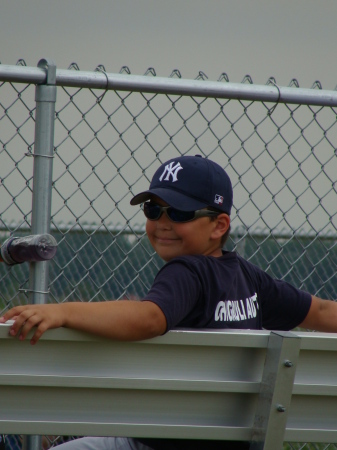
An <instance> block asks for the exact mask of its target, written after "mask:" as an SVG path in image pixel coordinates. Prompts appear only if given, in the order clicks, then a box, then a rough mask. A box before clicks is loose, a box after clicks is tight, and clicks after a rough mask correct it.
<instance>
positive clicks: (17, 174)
mask: <svg viewBox="0 0 337 450" xmlns="http://www.w3.org/2000/svg"><path fill="white" fill-rule="evenodd" d="M1 67H5V66H1V65H0V74H1V80H3V81H1V82H0V144H1V146H0V147H1V148H0V158H1V164H0V178H1V185H0V189H1V195H0V239H1V242H3V241H4V240H5V239H6V238H8V237H9V236H10V235H15V236H21V235H27V234H30V233H31V225H32V193H33V182H34V178H33V168H34V140H35V133H36V131H35V128H36V123H35V120H36V103H35V85H36V84H40V83H41V82H43V81H41V80H42V79H44V77H45V75H44V72H43V70H42V69H40V70H39V71H38V72H34V74H35V73H36V74H37V75H36V80H33V81H32V80H29V81H28V82H26V81H25V80H26V78H25V77H26V74H30V73H31V72H33V71H32V70H30V69H29V68H27V67H25V63H24V62H23V61H20V62H19V63H18V65H17V66H16V67H15V71H14V72H13V73H14V75H13V74H12V75H6V73H9V72H10V71H3V72H2V71H1V70H2V69H1ZM7 68H10V66H6V69H7ZM36 70H37V69H36ZM57 74H59V75H57V76H56V84H57V86H58V87H57V100H56V107H55V114H54V142H53V146H54V154H53V181H52V206H51V208H52V209H51V221H50V229H51V233H52V234H53V235H54V236H55V238H56V239H57V241H58V243H59V248H58V252H57V254H56V257H55V258H54V259H53V260H52V261H50V262H49V263H48V264H49V281H48V285H49V288H48V291H49V295H48V296H47V297H46V301H48V302H63V301H74V300H81V301H104V300H111V299H121V298H141V297H142V296H144V295H145V294H146V292H147V290H148V289H149V287H150V286H151V283H152V281H153V278H154V276H155V274H156V272H157V271H158V268H159V267H161V265H162V264H163V262H162V261H161V260H160V259H159V258H158V257H157V256H156V255H155V254H154V252H153V250H152V248H151V247H150V245H149V243H148V241H147V238H146V236H145V229H144V222H145V221H144V217H143V214H142V211H141V209H140V208H139V207H131V206H130V205H129V202H130V199H131V198H132V196H133V195H134V194H136V193H138V192H140V191H141V190H144V189H146V188H147V187H148V184H149V181H150V180H151V177H152V175H153V173H154V172H155V170H156V169H157V168H158V166H159V165H160V164H161V163H163V162H164V161H166V160H167V159H169V158H172V157H175V156H179V155H195V154H200V155H202V156H204V157H207V158H211V159H213V160H214V161H216V162H217V163H219V164H220V165H221V166H222V167H224V168H225V170H226V171H227V172H228V174H229V176H230V177H231V179H232V183H233V188H234V207H233V213H232V233H231V238H230V240H229V241H228V243H227V244H226V245H227V249H229V250H236V251H238V252H239V253H240V254H241V255H242V256H244V257H245V258H246V259H248V260H250V261H252V262H253V263H255V264H257V265H259V266H260V267H262V268H263V269H264V270H266V271H267V272H268V273H270V274H271V275H272V276H274V277H277V278H281V279H285V280H287V281H289V282H290V283H292V284H293V285H295V286H296V287H299V288H301V289H304V290H307V291H309V292H310V293H312V294H317V295H318V296H320V297H323V298H330V299H336V298H337V283H336V280H337V276H336V266H337V263H336V261H337V245H336V242H337V202H336V173H337V158H336V142H337V123H336V113H337V92H336V91H323V90H322V89H321V86H320V84H319V83H318V82H316V83H314V85H313V86H312V88H311V89H310V90H305V89H301V88H299V86H298V83H297V82H296V80H292V81H291V83H290V85H289V87H287V88H280V87H279V86H277V83H276V80H274V79H272V78H271V79H269V80H268V81H267V84H266V86H265V87H256V86H255V85H254V84H253V83H252V80H251V79H250V77H249V76H247V77H245V78H244V79H243V80H242V82H241V83H238V84H233V83H229V80H228V77H227V75H226V74H222V75H221V76H220V78H219V80H218V81H217V82H216V83H211V82H209V81H207V80H206V76H205V75H204V74H203V73H202V72H200V73H199V75H198V77H197V78H196V80H182V79H181V78H180V73H179V71H174V72H172V74H171V76H170V77H169V78H167V79H159V78H157V77H156V74H155V71H154V70H153V69H149V70H148V71H147V72H146V73H145V75H144V76H142V77H133V76H132V75H131V74H130V71H129V70H128V68H126V67H124V68H122V69H121V72H120V74H119V75H118V76H116V78H115V80H117V82H115V81H114V79H112V80H111V75H110V74H106V72H105V70H104V67H103V66H99V67H98V68H97V69H96V71H95V72H92V73H90V76H89V75H88V73H86V72H85V73H84V72H81V71H79V69H78V67H77V65H76V64H72V65H71V66H70V67H69V69H68V70H67V71H57ZM62 75H64V79H65V80H66V81H64V82H62ZM34 76H35V75H34ZM34 76H33V75H31V78H32V79H33V78H34ZM41 77H42V78H41ZM67 77H68V78H67ZM69 77H70V78H69ZM69 80H70V81H69ZM83 80H84V81H83ZM97 80H99V83H98V81H97ZM124 80H126V84H125V86H124V85H123V83H124ZM139 80H141V83H143V85H144V86H145V88H144V89H143V88H141V87H139V83H138V81H139ZM148 83H150V84H151V86H154V88H153V87H146V86H147V84H148ZM114 85H117V86H118V88H116V87H114ZM172 85H174V89H172ZM214 85H216V86H218V87H217V89H219V90H221V89H223V90H225V92H224V94H223V95H222V96H221V95H217V94H216V93H214V92H213V90H212V89H213V86H214ZM238 87H239V88H238ZM189 89H192V92H193V94H189V92H190V91H189ZM238 89H241V90H242V92H243V94H240V93H239V94H238ZM287 96H288V97H287ZM291 96H293V97H294V99H293V100H292V99H291V98H292V97H291ZM287 98H290V100H289V101H287ZM302 98H303V99H304V100H303V101H302V100H301V99H302ZM312 99H314V100H312ZM35 182H36V181H35ZM46 189H48V186H46ZM29 276H30V274H29V266H28V264H27V265H25V264H22V265H17V266H13V267H7V266H5V265H4V264H2V265H1V266H0V280H1V283H2V289H1V293H0V310H1V311H2V312H3V311H4V310H6V309H7V308H10V307H12V306H13V305H16V304H21V303H25V302H27V301H28V300H29V292H30V288H29ZM57 439H58V438H57V437H49V438H45V440H44V445H45V446H46V448H47V447H49V446H53V445H54V444H55V443H56V442H58V441H57ZM286 446H287V447H286V448H292V449H306V450H307V449H313V448H315V449H318V448H330V449H333V448H336V447H335V446H334V445H333V444H331V445H330V446H328V447H327V446H324V447H321V446H319V445H314V444H305V445H303V444H286ZM13 448H14V447H13Z"/></svg>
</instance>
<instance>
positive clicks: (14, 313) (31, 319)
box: [0, 304, 65, 345]
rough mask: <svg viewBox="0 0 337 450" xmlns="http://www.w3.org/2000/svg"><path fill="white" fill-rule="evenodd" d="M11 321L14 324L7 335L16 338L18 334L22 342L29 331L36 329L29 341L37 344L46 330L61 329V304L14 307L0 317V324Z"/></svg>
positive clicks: (63, 316) (63, 319) (63, 321)
mask: <svg viewBox="0 0 337 450" xmlns="http://www.w3.org/2000/svg"><path fill="white" fill-rule="evenodd" d="M11 319H12V320H14V323H13V325H12V326H11V328H10V331H9V333H10V335H11V336H17V334H18V333H19V339H20V340H24V339H25V338H26V337H27V334H28V333H29V332H30V331H31V329H32V328H33V327H36V330H35V333H34V335H33V337H32V339H31V341H30V343H31V344H32V345H34V344H36V343H37V341H38V340H39V339H40V337H41V336H42V335H43V333H44V332H45V331H46V330H48V329H50V328H58V327H62V326H63V325H64V323H65V315H64V311H63V308H62V304H55V305H51V304H48V305H25V306H16V307H14V308H12V309H10V310H9V311H8V312H6V314H4V316H3V317H0V323H5V322H7V320H11Z"/></svg>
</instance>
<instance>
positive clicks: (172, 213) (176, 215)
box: [167, 208, 194, 222]
mask: <svg viewBox="0 0 337 450" xmlns="http://www.w3.org/2000/svg"><path fill="white" fill-rule="evenodd" d="M167 215H168V216H169V218H170V219H171V220H172V221H173V222H189V221H190V220H193V219H194V211H180V210H179V209H175V208H169V209H168V210H167Z"/></svg>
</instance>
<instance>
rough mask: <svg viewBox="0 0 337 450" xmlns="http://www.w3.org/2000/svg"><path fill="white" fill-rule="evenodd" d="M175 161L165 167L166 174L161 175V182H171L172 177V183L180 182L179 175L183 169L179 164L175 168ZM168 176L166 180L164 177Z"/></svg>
mask: <svg viewBox="0 0 337 450" xmlns="http://www.w3.org/2000/svg"><path fill="white" fill-rule="evenodd" d="M173 164H174V161H172V162H171V163H170V164H167V165H166V166H165V169H164V172H163V173H162V174H161V176H160V178H159V181H163V179H164V181H169V179H170V176H171V177H172V182H173V183H174V182H175V181H178V178H177V175H178V172H179V170H181V169H182V167H181V165H180V163H179V162H178V163H177V164H176V165H175V166H174V165H173ZM165 174H166V177H165V178H164V175H165Z"/></svg>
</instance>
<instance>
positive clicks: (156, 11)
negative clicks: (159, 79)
mask: <svg viewBox="0 0 337 450" xmlns="http://www.w3.org/2000/svg"><path fill="white" fill-rule="evenodd" d="M336 17H337V1H336V0H321V1H319V2H318V1H317V0H279V1H273V0H227V1H225V0H223V1H221V0H165V1H163V0H57V1H55V0H28V1H27V0H2V2H1V7H0V42H1V50H0V61H1V63H2V64H15V63H16V61H17V60H18V59H19V58H23V59H25V61H26V63H27V65H29V66H36V65H37V62H38V61H39V59H41V58H42V57H49V58H52V59H54V61H55V62H56V64H57V67H58V68H60V69H66V68H67V67H68V66H69V64H70V63H72V62H77V63H78V65H79V67H80V69H82V70H94V69H95V67H96V66H97V65H98V64H103V65H104V66H105V68H106V70H107V72H109V73H114V72H119V70H120V68H121V67H122V66H124V65H127V66H129V67H130V69H131V72H132V73H133V74H143V73H145V71H146V69H147V68H148V67H154V68H155V70H156V72H157V75H158V76H169V75H170V73H171V72H172V70H174V69H179V70H180V71H181V74H182V76H183V78H195V77H196V76H197V74H198V72H199V71H203V72H204V73H205V74H207V75H208V77H209V79H210V80H216V79H218V77H219V75H220V74H221V73H222V72H226V73H227V74H228V76H229V79H230V81H232V82H240V81H241V80H242V79H243V77H244V76H245V75H246V74H250V75H251V76H252V78H253V81H254V83H256V84H265V83H266V81H267V79H268V78H269V77H270V76H274V77H275V78H276V81H277V83H278V84H279V85H280V86H286V85H288V84H289V82H290V80H291V79H292V78H297V79H298V81H299V83H300V86H301V87H311V86H312V84H313V83H314V82H315V81H316V80H320V81H321V83H322V85H323V88H324V89H334V88H335V87H336V84H337V74H336V37H337V36H336V34H337V26H336Z"/></svg>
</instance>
